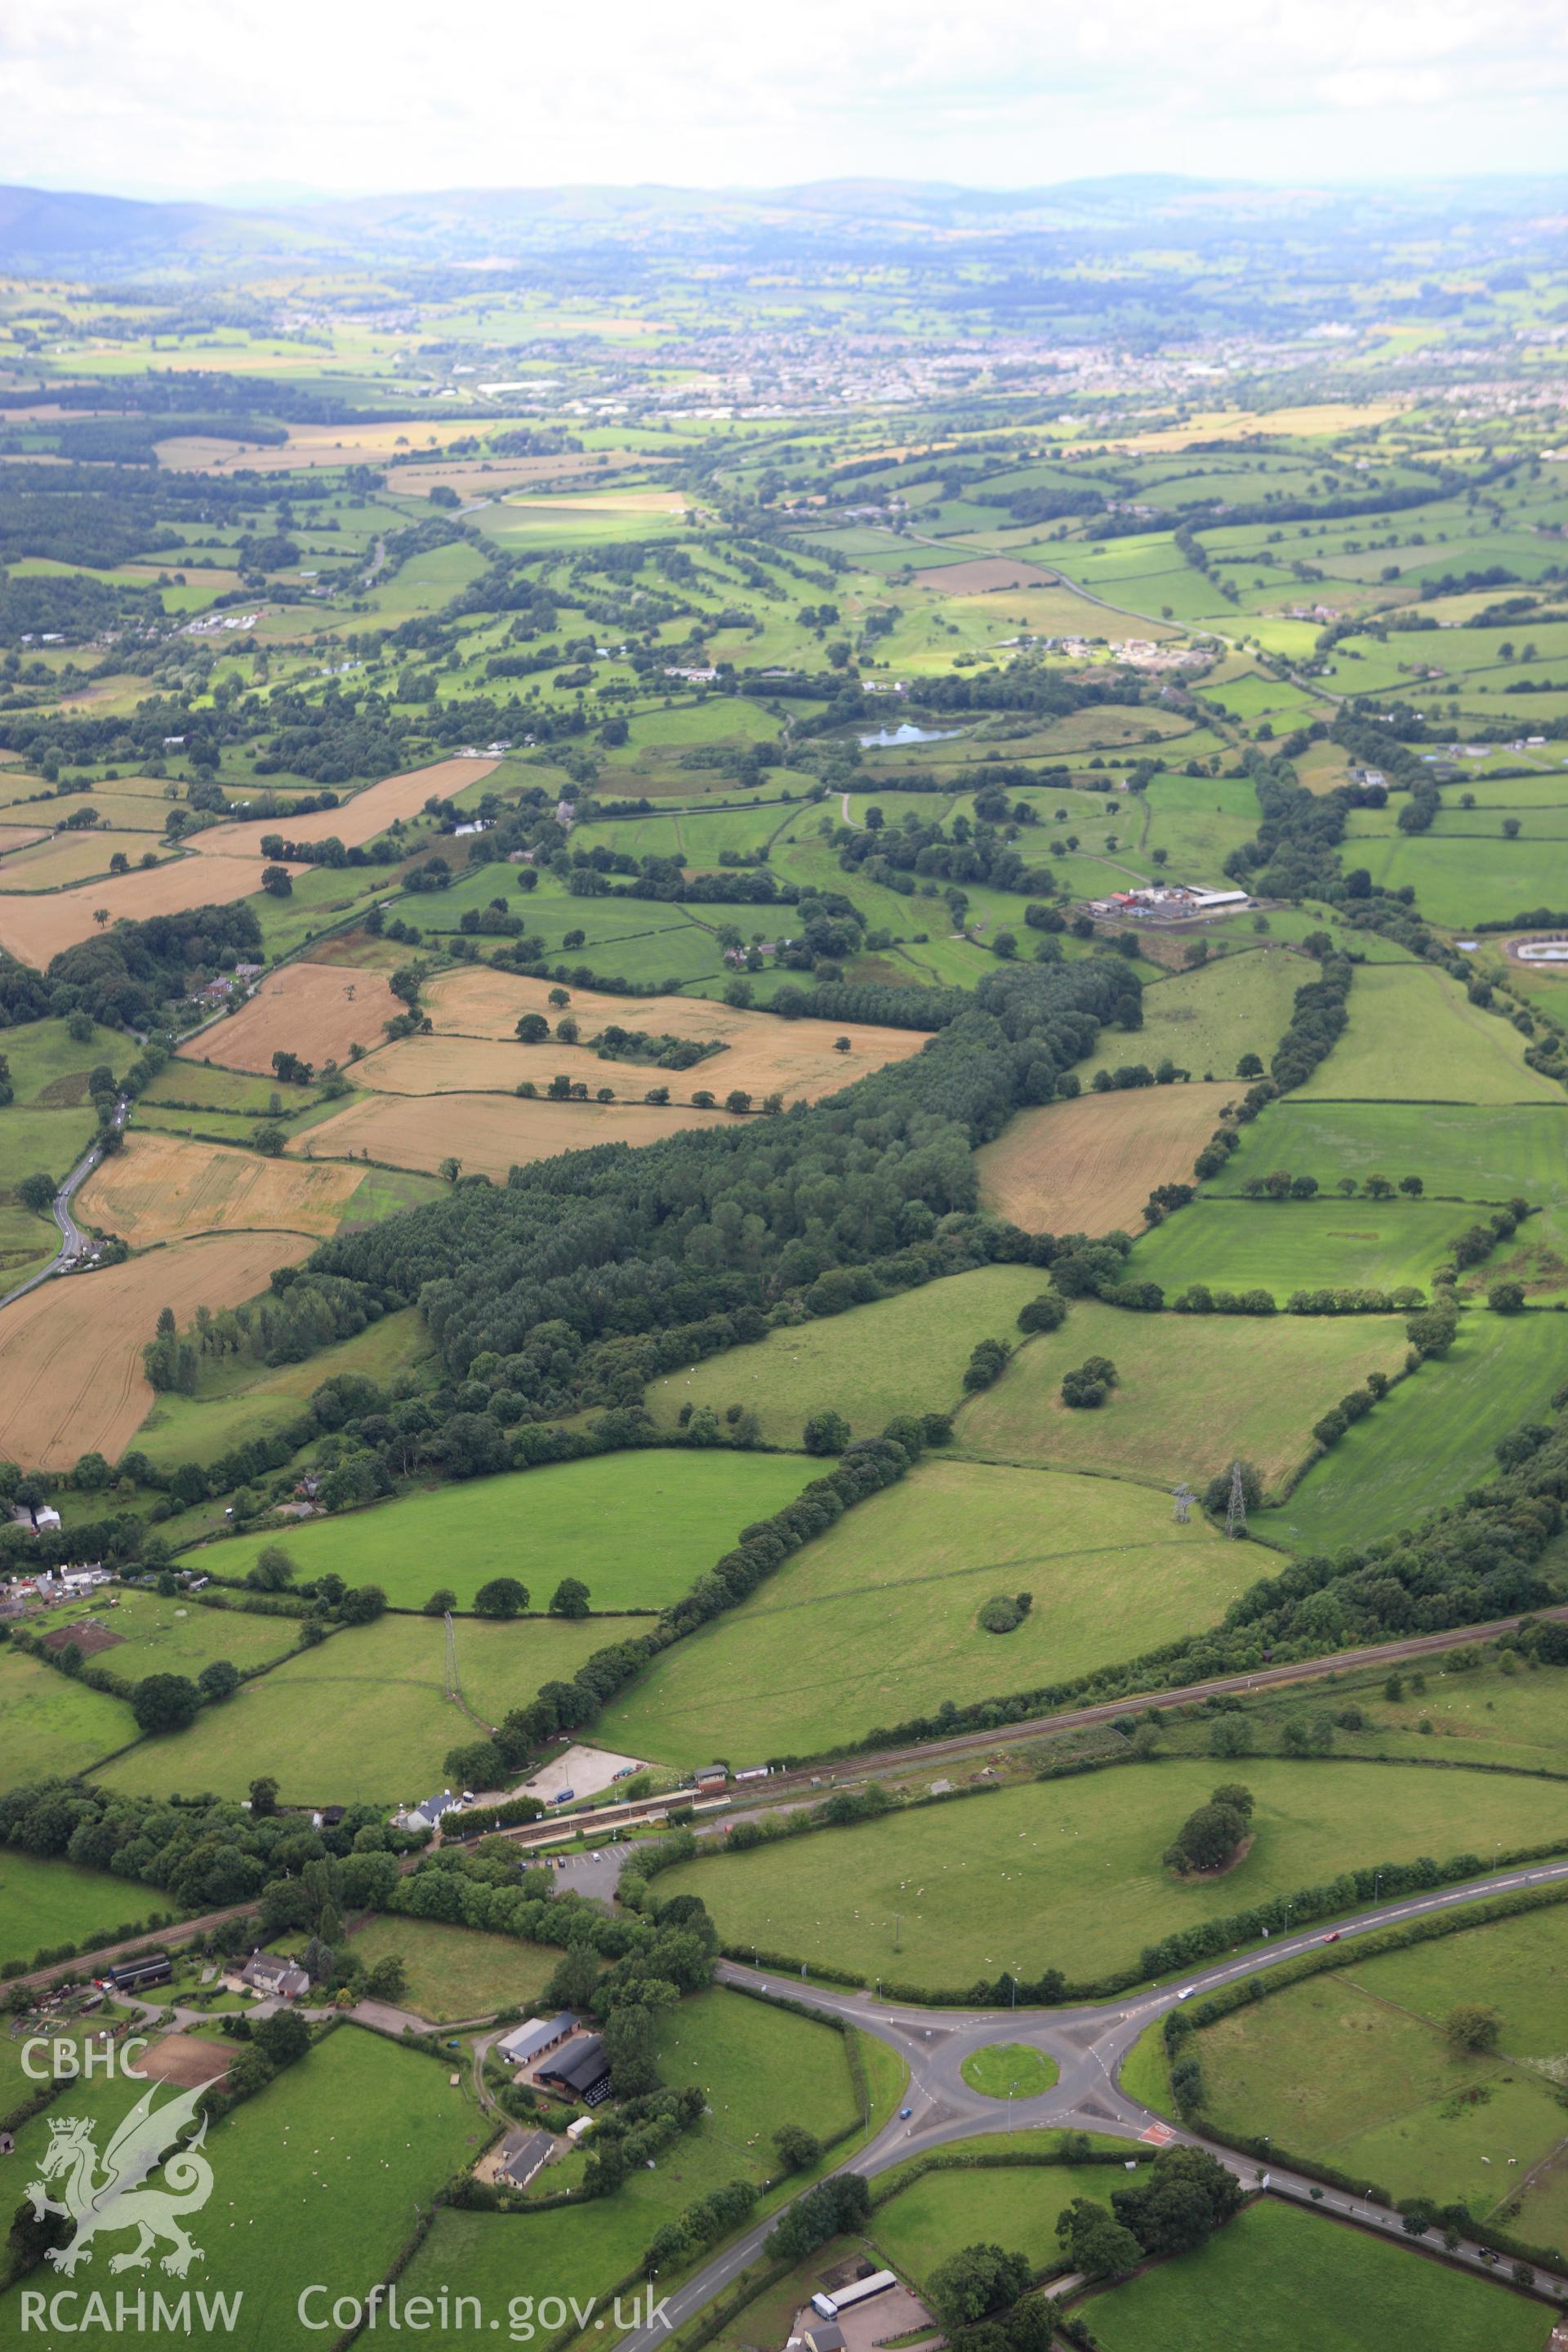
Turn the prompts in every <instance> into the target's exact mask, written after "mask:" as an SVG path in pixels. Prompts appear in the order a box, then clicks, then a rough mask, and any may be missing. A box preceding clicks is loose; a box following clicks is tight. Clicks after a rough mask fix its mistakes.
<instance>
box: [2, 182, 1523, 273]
mask: <svg viewBox="0 0 1568 2352" xmlns="http://www.w3.org/2000/svg"><path fill="white" fill-rule="evenodd" d="M1565 215H1568V177H1564V178H1562V179H1552V180H1544V179H1532V180H1527V179H1519V180H1511V179H1489V180H1468V181H1466V180H1454V181H1432V182H1428V183H1422V184H1414V183H1411V184H1378V185H1374V186H1368V187H1363V188H1350V187H1334V188H1329V187H1312V186H1294V187H1280V186H1265V185H1262V184H1256V183H1250V182H1246V181H1239V180H1221V179H1214V180H1208V179H1186V178H1182V177H1180V176H1177V175H1174V174H1171V173H1129V174H1125V175H1121V176H1112V177H1108V178H1103V179H1085V180H1068V181H1063V182H1060V183H1059V184H1056V185H1047V186H1042V187H1036V188H1013V189H998V188H965V187H959V186H955V185H952V184H948V183H944V182H940V181H902V180H870V179H868V180H858V179H846V180H822V181H811V182H807V183H805V184H802V185H800V186H795V187H781V188H762V189H758V188H720V189H711V188H680V187H665V186H656V185H647V186H641V187H611V186H593V185H583V186H569V187H545V188H458V189H447V190H438V191H436V192H433V193H417V194H389V195H378V196H364V197H354V198H338V199H333V200H331V201H329V202H321V203H311V204H288V205H255V206H251V205H243V206H242V205H223V204H203V203H195V202H181V203H169V204H156V203H145V202H139V201H136V200H133V199H132V198H128V197H121V196H105V195H94V194H86V193H77V192H64V193H62V192H59V191H56V190H51V189H44V188H26V187H15V186H0V268H5V269H6V270H10V271H13V272H17V273H20V274H23V275H26V276H34V277H37V276H49V275H55V276H61V277H70V278H103V277H106V276H110V277H112V276H116V275H124V276H130V277H134V278H157V277H160V276H168V277H174V278H213V277H216V276H218V275H219V274H221V272H222V271H223V270H224V269H225V268H232V267H234V266H236V265H250V264H255V265H260V264H265V263H268V262H273V261H279V262H288V263H293V264H294V265H296V266H298V265H300V264H304V265H306V266H308V267H320V268H336V267H339V266H341V265H342V264H344V263H353V262H356V261H367V260H368V261H373V262H374V263H375V264H376V265H377V266H378V267H381V268H386V267H399V266H401V267H406V268H430V267H432V266H434V267H463V268H474V267H476V266H486V265H488V266H489V267H492V268H503V269H504V268H507V267H508V266H514V267H527V266H528V265H529V264H530V263H531V262H532V263H539V262H541V261H542V260H544V259H546V258H547V257H553V258H554V259H555V260H556V261H557V262H564V261H569V260H570V258H571V257H574V256H575V257H580V259H581V260H583V261H584V262H592V261H593V260H594V259H595V258H598V259H601V260H605V261H607V260H608V259H609V258H610V257H612V256H614V257H617V259H618V261H619V262H620V264H621V265H622V267H623V268H626V267H630V268H636V266H637V257H638V256H640V257H642V259H643V262H644V263H645V264H654V263H657V262H658V260H659V259H660V258H668V259H675V258H677V257H680V256H682V255H689V254H691V253H693V252H696V251H699V250H700V251H702V252H704V253H707V254H709V255H715V254H716V255H719V256H721V257H728V258H733V259H736V260H741V261H743V260H745V259H747V258H748V257H751V258H756V259H764V258H768V257H778V256H779V255H781V254H784V253H788V252H791V251H794V252H796V253H799V254H802V255H805V256H811V255H816V256H817V257H824V258H826V257H831V256H832V255H834V254H840V255H844V256H858V257H862V258H869V257H871V256H873V255H874V254H877V253H879V252H886V253H889V254H892V255H896V256H900V257H902V256H906V255H909V254H912V253H920V252H921V251H922V250H923V251H926V252H928V253H929V252H930V251H931V248H932V247H933V246H935V245H936V244H939V243H940V245H941V247H942V259H943V260H946V261H951V260H952V258H953V257H954V241H955V240H956V241H957V243H958V245H959V247H960V248H961V249H962V248H965V247H973V248H976V249H979V250H981V251H984V250H986V249H991V250H992V251H994V253H995V254H996V257H998V258H1005V259H1006V260H1008V261H1009V262H1014V261H1016V259H1017V258H1019V254H1018V252H1017V251H1015V252H1013V253H1010V254H1009V253H1008V252H1007V250H1006V249H1007V248H1008V247H1032V248H1033V250H1034V251H1035V252H1036V253H1037V256H1038V257H1040V258H1043V259H1047V260H1049V261H1051V262H1053V263H1059V262H1060V261H1062V260H1064V259H1066V258H1067V257H1068V255H1069V253H1070V254H1076V255H1078V256H1079V257H1081V256H1082V254H1083V253H1084V252H1085V251H1086V250H1088V251H1091V252H1092V251H1108V252H1110V251H1115V250H1118V249H1121V250H1131V249H1133V248H1134V247H1137V246H1138V245H1139V244H1140V243H1141V242H1145V241H1150V240H1151V239H1153V238H1157V239H1158V240H1159V241H1162V242H1166V241H1169V240H1172V239H1173V238H1174V239H1177V240H1179V241H1180V243H1181V244H1182V245H1183V246H1185V247H1189V248H1191V249H1194V250H1202V249H1208V248H1212V247H1215V246H1226V245H1230V246H1237V245H1239V246H1244V247H1245V246H1251V245H1256V244H1258V243H1260V242H1261V243H1272V242H1275V241H1279V240H1294V241H1296V242H1298V243H1300V242H1303V241H1304V242H1305V243H1307V244H1309V245H1326V246H1332V245H1334V244H1336V243H1338V242H1340V241H1342V240H1345V239H1361V240H1363V241H1364V240H1367V239H1372V240H1375V241H1378V242H1394V243H1397V242H1398V241H1400V240H1401V239H1404V238H1407V237H1409V238H1416V237H1419V236H1420V235H1421V234H1422V233H1423V231H1425V230H1430V229H1435V228H1436V227H1437V226H1442V227H1443V228H1445V229H1447V230H1448V231H1449V232H1451V231H1452V230H1453V228H1454V227H1455V226H1457V225H1458V226H1462V225H1465V224H1468V225H1469V226H1471V227H1472V229H1473V230H1474V231H1476V232H1478V233H1479V235H1480V236H1481V237H1482V238H1483V239H1484V241H1485V243H1486V246H1487V247H1488V249H1489V253H1490V254H1491V255H1493V256H1494V257H1495V255H1496V254H1497V253H1498V252H1500V251H1503V250H1506V249H1507V248H1508V247H1509V246H1510V243H1511V242H1516V241H1519V240H1521V239H1522V241H1523V243H1524V244H1525V245H1527V246H1528V247H1529V248H1530V249H1531V255H1532V257H1533V256H1534V255H1535V254H1536V253H1538V252H1541V251H1542V248H1543V247H1548V248H1549V247H1557V248H1561V247H1562V246H1563V243H1564V242H1565V241H1568V240H1565V238H1564V233H1563V226H1562V223H1563V218H1564V216H1565Z"/></svg>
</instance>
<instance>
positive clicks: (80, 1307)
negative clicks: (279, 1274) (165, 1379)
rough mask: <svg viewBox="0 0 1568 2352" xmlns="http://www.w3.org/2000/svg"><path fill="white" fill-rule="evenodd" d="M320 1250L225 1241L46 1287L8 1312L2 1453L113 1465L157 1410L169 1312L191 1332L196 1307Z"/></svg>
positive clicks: (42, 1465) (230, 1302) (236, 1295)
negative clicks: (97, 1458)
mask: <svg viewBox="0 0 1568 2352" xmlns="http://www.w3.org/2000/svg"><path fill="white" fill-rule="evenodd" d="M313 1247H314V1244H313V1243H312V1242H310V1241H309V1240H307V1239H306V1238H305V1237H304V1236H303V1235H302V1234H222V1235H220V1236H218V1237H217V1238H216V1239H215V1240H212V1241H191V1242H181V1243H179V1244H176V1245H175V1246H174V1247H173V1248H171V1249H164V1250H153V1251H152V1252H150V1253H149V1255H147V1256H145V1257H133V1258H130V1259H128V1260H127V1262H126V1263H125V1265H111V1266H106V1267H104V1268H103V1269H102V1271H101V1272H100V1273H97V1274H75V1275H67V1276H59V1277H57V1279H56V1280H54V1281H53V1282H45V1283H41V1284H40V1285H39V1286H38V1288H37V1290H32V1291H29V1292H28V1294H27V1296H26V1298H19V1299H17V1301H16V1304H15V1305H14V1306H12V1307H6V1309H5V1313H4V1314H3V1315H0V1455H5V1457H6V1458H7V1459H9V1460H10V1461H13V1462H26V1464H28V1465H30V1466H32V1465H36V1466H37V1467H38V1468H39V1469H43V1470H68V1469H69V1468H70V1466H71V1465H72V1464H73V1463H74V1462H75V1461H77V1459H78V1458H79V1456H80V1455H81V1454H89V1453H97V1454H104V1455H105V1456H106V1457H107V1458H108V1459H109V1460H110V1461H111V1462H112V1461H114V1460H115V1459H116V1458H117V1457H118V1456H119V1455H120V1454H123V1453H124V1451H125V1449H126V1447H127V1446H128V1445H129V1444H130V1443H131V1441H132V1437H134V1435H135V1434H136V1432H137V1430H138V1429H140V1427H141V1426H142V1423H143V1422H144V1421H145V1420H146V1418H147V1415H148V1413H149V1412H150V1411H151V1409H152V1405H153V1390H152V1388H151V1387H150V1385H149V1384H148V1382H147V1381H146V1380H145V1378H144V1377H143V1375H142V1348H143V1346H144V1345H145V1343H146V1342H147V1340H149V1339H151V1338H152V1337H153V1328H154V1327H155V1325H156V1323H157V1320H158V1317H159V1314H160V1312H161V1311H162V1309H163V1307H171V1308H172V1309H173V1310H174V1319H175V1321H176V1322H177V1323H180V1324H182V1325H184V1324H185V1323H188V1322H189V1321H190V1319H191V1318H192V1316H193V1315H194V1314H195V1310H196V1308H197V1307H204V1306H205V1307H237V1306H239V1305H240V1304H241V1303H242V1301H244V1300H245V1299H247V1298H254V1297H255V1296H256V1294H257V1292H258V1291H259V1290H262V1289H264V1288H265V1287H266V1285H267V1279H268V1276H269V1275H270V1273H271V1271H272V1269H273V1267H274V1266H275V1265H298V1263H299V1261H300V1259H301V1258H302V1257H306V1256H308V1255H310V1250H311V1249H312V1248H313Z"/></svg>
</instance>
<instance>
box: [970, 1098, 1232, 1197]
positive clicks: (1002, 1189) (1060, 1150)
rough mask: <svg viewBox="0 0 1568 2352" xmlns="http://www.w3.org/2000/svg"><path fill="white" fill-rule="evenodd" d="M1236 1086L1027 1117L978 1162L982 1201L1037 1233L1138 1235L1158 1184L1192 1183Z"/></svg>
mask: <svg viewBox="0 0 1568 2352" xmlns="http://www.w3.org/2000/svg"><path fill="white" fill-rule="evenodd" d="M1236 1093H1237V1088H1236V1087H1235V1085H1234V1084H1229V1083H1226V1084H1217V1085H1211V1086H1205V1085H1204V1084H1203V1083H1202V1081H1201V1080H1199V1081H1197V1082H1195V1083H1194V1084H1193V1085H1191V1086H1184V1087H1180V1086H1178V1087H1130V1088H1128V1090H1127V1091H1126V1092H1125V1093H1122V1094H1109V1095H1092V1094H1090V1095H1079V1097H1078V1098H1077V1100H1076V1101H1074V1102H1061V1103H1043V1104H1041V1105H1040V1106H1039V1108H1037V1109H1035V1110H1024V1111H1020V1112H1019V1113H1018V1114H1017V1116H1016V1118H1012V1119H1010V1120H1009V1121H1008V1123H1007V1126H1006V1127H1005V1129H1004V1130H1003V1132H1002V1133H1001V1134H1000V1135H999V1136H998V1137H997V1139H996V1140H995V1142H994V1143H986V1144H983V1145H982V1146H981V1148H980V1150H978V1151H977V1152H976V1154H975V1167H976V1169H977V1171H978V1172H979V1176H980V1197H981V1199H982V1201H983V1202H984V1204H985V1206H986V1207H987V1208H988V1209H994V1210H995V1211H996V1213H997V1214H998V1215H999V1216H1004V1217H1010V1218H1011V1219H1012V1220H1013V1222H1014V1223H1015V1224H1019V1225H1023V1226H1024V1227H1025V1228H1026V1230H1027V1231H1028V1232H1030V1233H1038V1232H1041V1231H1042V1230H1048V1231H1050V1232H1052V1233H1058V1234H1070V1233H1089V1234H1104V1233H1114V1232H1121V1233H1127V1234H1135V1233H1137V1232H1139V1231H1140V1230H1141V1228H1142V1223H1143V1204H1144V1202H1146V1201H1147V1199H1148V1197H1149V1195H1150V1193H1151V1192H1152V1190H1153V1188H1154V1186H1155V1185H1156V1184H1185V1183H1188V1182H1190V1181H1191V1179H1192V1173H1193V1162H1194V1160H1195V1159H1196V1158H1197V1156H1198V1153H1199V1152H1200V1151H1201V1150H1203V1148H1204V1146H1205V1143H1206V1142H1207V1141H1208V1139H1209V1137H1210V1136H1211V1135H1212V1134H1213V1133H1214V1130H1215V1123H1216V1121H1217V1119H1218V1116H1219V1107H1220V1105H1221V1103H1223V1102H1228V1101H1232V1100H1234V1098H1235V1096H1236Z"/></svg>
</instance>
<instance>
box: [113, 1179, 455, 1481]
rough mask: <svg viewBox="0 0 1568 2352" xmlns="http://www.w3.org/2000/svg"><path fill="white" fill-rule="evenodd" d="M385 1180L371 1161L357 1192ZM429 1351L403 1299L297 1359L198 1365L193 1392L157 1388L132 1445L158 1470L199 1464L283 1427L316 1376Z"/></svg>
mask: <svg viewBox="0 0 1568 2352" xmlns="http://www.w3.org/2000/svg"><path fill="white" fill-rule="evenodd" d="M381 1181H392V1180H390V1179H389V1178H388V1177H387V1174H386V1171H382V1170H379V1169H372V1170H371V1171H370V1173H369V1174H368V1175H367V1176H366V1177H365V1179H364V1181H363V1183H362V1184H361V1186H360V1188H359V1189H360V1192H362V1193H363V1192H364V1191H365V1190H366V1189H367V1187H369V1186H370V1185H373V1184H376V1183H378V1182H381ZM358 1197H359V1196H358V1194H356V1195H355V1202H357V1200H358ZM353 1205H354V1203H351V1206H353ZM429 1352H430V1339H429V1334H428V1333H427V1331H426V1328H425V1319H424V1318H423V1316H422V1315H421V1314H420V1313H419V1310H418V1308H417V1307H399V1308H397V1309H396V1310H395V1312H394V1313H392V1314H390V1315H384V1316H383V1317H382V1318H381V1320H380V1322H379V1323H372V1324H371V1325H370V1326H369V1327H368V1328H367V1329H365V1330H363V1331H361V1332H358V1333H357V1334H356V1335H355V1337H354V1338H353V1339H341V1340H339V1341H338V1343H337V1345H336V1346H335V1347H330V1348H323V1349H321V1350H320V1352H319V1353H318V1354H316V1355H313V1356H308V1357H307V1358H306V1359H305V1360H304V1362H303V1363H300V1364H279V1365H276V1366H273V1365H261V1364H241V1365H236V1364H235V1363H234V1362H233V1360H230V1361H229V1363H227V1364H226V1365H224V1366H222V1367H221V1368H209V1369H208V1370H206V1371H205V1373H204V1375H203V1388H202V1391H201V1392H200V1393H199V1394H197V1395H195V1396H190V1397H187V1396H180V1395H178V1394H175V1393H174V1392H173V1391H171V1392H168V1393H166V1394H164V1395H162V1396H160V1397H159V1398H158V1401H157V1402H156V1403H155V1404H154V1405H153V1410H152V1412H150V1413H149V1414H148V1416H147V1418H146V1420H145V1421H144V1422H143V1423H142V1426H141V1428H140V1429H139V1430H138V1431H137V1433H136V1437H135V1447H136V1450H137V1451H139V1452H141V1453H142V1454H146V1455H147V1456H148V1458H149V1460H150V1461H152V1462H153V1463H154V1464H156V1465H157V1466H158V1468H159V1469H161V1470H173V1469H176V1468H177V1467H178V1466H179V1465H180V1464H181V1463H182V1462H197V1463H201V1464H203V1465H206V1464H208V1463H212V1462H216V1460H217V1459H218V1458H219V1456H220V1455H221V1454H228V1453H231V1452H232V1451H233V1450H234V1448H235V1447H236V1446H237V1445H242V1444H245V1442H246V1441H247V1439H248V1438H252V1437H261V1436H271V1435H272V1434H273V1433H275V1432H276V1431H278V1430H280V1429H286V1428H288V1426H289V1423H290V1422H294V1421H298V1420H299V1418H300V1415H301V1414H302V1413H303V1412H304V1410H305V1407H306V1404H307V1402H309V1400H310V1396H311V1395H312V1393H313V1392H314V1391H316V1390H317V1389H319V1388H320V1387H321V1383H322V1381H327V1380H331V1379H332V1378H333V1377H334V1375H335V1374H337V1373H339V1372H362V1373H363V1374H364V1376H365V1378H366V1379H367V1380H373V1381H383V1382H384V1381H390V1380H392V1379H393V1378H394V1377H395V1375H396V1374H397V1373H399V1372H404V1371H407V1370H410V1369H411V1368H413V1367H414V1366H416V1365H417V1364H418V1363H419V1362H420V1361H421V1360H422V1359H423V1358H425V1357H426V1356H427V1355H428V1354H429Z"/></svg>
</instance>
